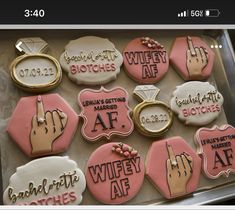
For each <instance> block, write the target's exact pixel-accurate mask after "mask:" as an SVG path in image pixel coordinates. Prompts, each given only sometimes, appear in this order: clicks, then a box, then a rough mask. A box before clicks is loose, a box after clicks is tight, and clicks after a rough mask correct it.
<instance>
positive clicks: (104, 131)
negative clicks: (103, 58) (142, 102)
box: [78, 87, 134, 142]
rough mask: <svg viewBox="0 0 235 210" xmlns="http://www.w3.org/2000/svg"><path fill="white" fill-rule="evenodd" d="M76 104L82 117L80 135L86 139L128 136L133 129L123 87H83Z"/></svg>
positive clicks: (126, 94)
mask: <svg viewBox="0 0 235 210" xmlns="http://www.w3.org/2000/svg"><path fill="white" fill-rule="evenodd" d="M78 104H79V106H80V107H81V108H82V111H81V114H80V116H81V117H82V118H83V119H84V124H83V126H82V135H83V136H84V138H85V139H87V140H88V141H93V142H94V141H97V140H98V139H100V138H106V139H108V140H109V139H110V138H111V137H112V136H113V135H119V136H128V135H130V134H131V133H132V131H133V129H134V124H133V122H132V120H131V118H130V108H129V106H128V93H127V92H126V91H125V90H124V89H123V88H120V87H116V88H113V89H110V90H107V89H105V88H103V87H101V89H100V90H93V89H84V90H82V91H81V92H80V93H79V96H78Z"/></svg>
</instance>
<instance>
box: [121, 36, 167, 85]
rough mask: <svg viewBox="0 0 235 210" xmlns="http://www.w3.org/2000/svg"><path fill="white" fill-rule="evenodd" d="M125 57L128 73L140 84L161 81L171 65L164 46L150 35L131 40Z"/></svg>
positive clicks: (124, 53)
mask: <svg viewBox="0 0 235 210" xmlns="http://www.w3.org/2000/svg"><path fill="white" fill-rule="evenodd" d="M123 59H124V65H125V70H126V72H127V74H128V75H129V76H130V77H131V78H132V79H133V80H135V81H136V82H137V83H139V84H152V83H156V82H158V81H160V80H161V79H162V78H163V76H164V75H165V74H166V73H167V70H168V66H169V59H168V55H167V52H166V50H165V48H164V46H163V45H161V44H160V43H158V42H157V41H156V40H154V39H152V38H149V37H142V38H136V39H134V40H132V41H130V42H129V43H128V44H127V46H126V48H125V49H124V51H123Z"/></svg>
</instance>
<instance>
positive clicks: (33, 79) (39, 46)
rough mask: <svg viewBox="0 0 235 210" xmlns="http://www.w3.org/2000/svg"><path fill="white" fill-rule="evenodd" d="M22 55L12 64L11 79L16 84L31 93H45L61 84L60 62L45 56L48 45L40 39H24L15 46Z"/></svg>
mask: <svg viewBox="0 0 235 210" xmlns="http://www.w3.org/2000/svg"><path fill="white" fill-rule="evenodd" d="M15 47H16V49H17V50H18V52H19V53H20V54H23V55H21V56H19V57H17V58H16V59H15V60H14V61H13V62H12V64H11V66H10V69H11V78H12V80H13V81H14V82H15V84H16V85H17V86H18V87H19V88H21V89H23V90H25V91H29V92H45V91H48V90H51V89H53V88H55V87H56V86H57V85H59V83H60V82H61V78H62V71H61V68H60V64H59V62H58V61H57V60H56V59H55V58H53V57H52V56H50V55H47V54H44V52H45V51H46V50H47V48H48V44H47V43H46V42H45V41H44V40H43V39H41V38H39V37H31V38H22V39H19V40H18V41H17V42H16V44H15Z"/></svg>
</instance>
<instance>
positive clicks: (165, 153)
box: [146, 136, 201, 199]
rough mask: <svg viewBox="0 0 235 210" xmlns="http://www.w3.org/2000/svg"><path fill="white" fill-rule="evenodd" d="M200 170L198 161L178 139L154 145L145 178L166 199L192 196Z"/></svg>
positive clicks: (162, 141) (149, 156) (149, 155)
mask: <svg viewBox="0 0 235 210" xmlns="http://www.w3.org/2000/svg"><path fill="white" fill-rule="evenodd" d="M200 169H201V159H200V157H199V156H198V155H197V154H196V153H195V152H194V151H193V149H192V148H191V147H190V146H189V145H188V144H187V143H186V141H185V140H184V139H183V138H181V137H179V136H176V137H172V138H168V139H163V140H161V141H156V142H154V143H153V144H152V145H151V147H150V149H149V151H148V154H147V160H146V175H147V176H148V178H149V179H150V181H151V182H152V183H153V184H154V185H155V187H156V188H157V189H158V190H159V191H160V192H161V194H162V195H163V196H164V197H166V198H167V199H171V198H176V197H180V196H184V195H187V194H190V193H192V192H194V191H195V190H196V189H197V186H198V183H199V178H200V172H201V170H200Z"/></svg>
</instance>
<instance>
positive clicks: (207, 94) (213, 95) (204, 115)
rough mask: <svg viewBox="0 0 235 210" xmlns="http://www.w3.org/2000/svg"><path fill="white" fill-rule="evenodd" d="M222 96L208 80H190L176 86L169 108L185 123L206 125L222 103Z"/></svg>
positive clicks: (218, 111)
mask: <svg viewBox="0 0 235 210" xmlns="http://www.w3.org/2000/svg"><path fill="white" fill-rule="evenodd" d="M223 101H224V99H223V96H222V95H221V93H219V92H218V90H217V89H216V88H215V87H214V86H213V85H211V84H210V83H209V82H198V81H191V82H186V83H184V84H182V85H180V86H177V87H176V90H175V91H174V92H173V98H172V99H171V109H172V110H173V111H174V112H175V113H176V114H178V117H179V119H180V120H182V121H184V122H185V124H187V125H198V126H200V125H206V124H208V123H210V122H212V121H213V120H215V119H216V118H217V117H218V115H219V113H220V111H221V109H222V105H223Z"/></svg>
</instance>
